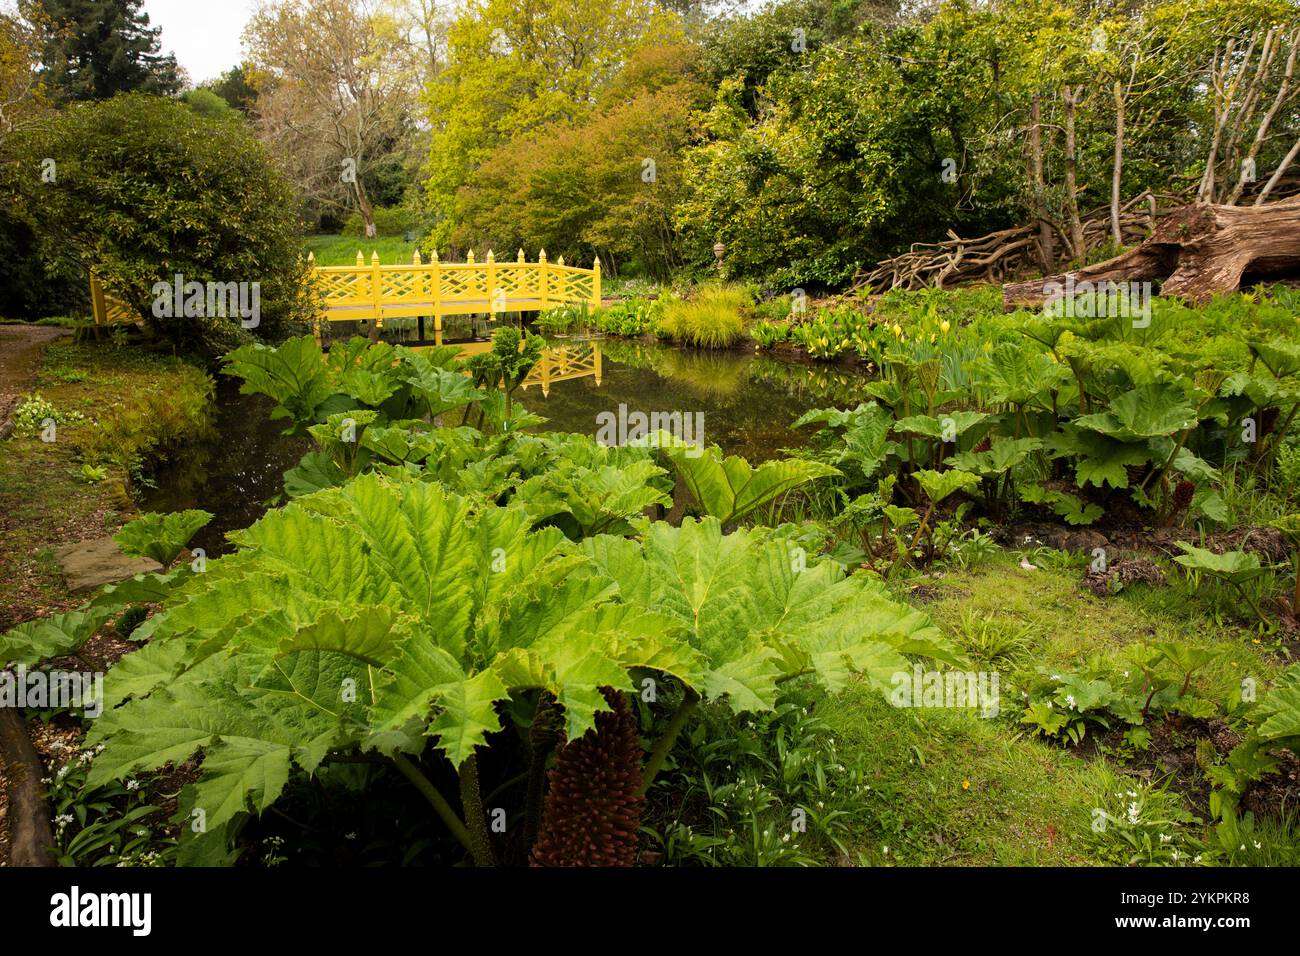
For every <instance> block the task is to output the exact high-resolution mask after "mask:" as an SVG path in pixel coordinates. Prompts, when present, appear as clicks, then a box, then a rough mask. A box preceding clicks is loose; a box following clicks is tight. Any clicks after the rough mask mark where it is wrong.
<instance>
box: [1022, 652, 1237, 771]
mask: <svg viewBox="0 0 1300 956" xmlns="http://www.w3.org/2000/svg"><path fill="white" fill-rule="evenodd" d="M1213 659H1214V655H1213V654H1211V653H1210V652H1208V651H1205V650H1203V649H1198V648H1189V647H1187V646H1185V645H1182V644H1177V643H1171V642H1163V643H1155V644H1151V645H1137V646H1135V647H1133V648H1131V649H1130V650H1128V651H1127V652H1126V653H1125V654H1124V655H1123V656H1122V657H1121V659H1120V660H1119V661H1117V662H1114V663H1108V662H1103V661H1101V660H1099V659H1091V660H1089V661H1088V663H1087V666H1086V667H1085V668H1084V669H1082V670H1079V671H1075V672H1062V673H1050V672H1049V671H1048V670H1046V669H1044V668H1042V667H1039V668H1038V669H1037V676H1035V677H1032V678H1030V679H1029V680H1028V681H1026V684H1025V688H1024V690H1025V695H1026V703H1025V709H1024V712H1023V714H1022V715H1021V718H1020V722H1021V723H1022V724H1025V725H1026V726H1028V727H1030V728H1031V729H1032V730H1033V732H1034V733H1036V734H1040V735H1042V736H1044V737H1048V738H1053V739H1058V740H1063V741H1066V740H1068V741H1069V742H1070V743H1072V744H1076V745H1077V744H1078V743H1080V742H1081V741H1082V740H1083V739H1084V737H1086V736H1087V734H1088V731H1089V729H1101V730H1112V729H1115V728H1118V727H1124V726H1125V725H1127V728H1128V729H1127V731H1126V733H1125V735H1124V741H1125V744H1126V745H1127V746H1129V747H1132V748H1135V749H1145V748H1146V747H1147V746H1148V744H1149V742H1150V732H1149V731H1148V730H1147V729H1146V728H1145V727H1144V726H1143V725H1144V724H1145V723H1146V721H1147V720H1148V718H1149V717H1153V716H1163V715H1166V714H1173V713H1177V714H1185V715H1187V716H1192V717H1212V716H1215V715H1216V714H1218V713H1219V712H1220V708H1219V706H1218V705H1216V704H1214V703H1212V702H1211V701H1210V700H1209V699H1206V698H1202V697H1197V696H1196V695H1194V694H1191V693H1189V692H1190V691H1191V689H1192V679H1193V676H1194V675H1195V674H1196V673H1197V672H1198V671H1200V670H1201V669H1203V668H1204V667H1205V666H1206V665H1207V664H1209V663H1210V662H1211V661H1212V660H1213Z"/></svg>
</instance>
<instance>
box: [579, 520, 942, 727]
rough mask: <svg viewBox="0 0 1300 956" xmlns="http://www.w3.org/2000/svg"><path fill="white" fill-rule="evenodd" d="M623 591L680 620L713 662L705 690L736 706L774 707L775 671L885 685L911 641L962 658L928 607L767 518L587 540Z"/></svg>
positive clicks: (903, 666)
mask: <svg viewBox="0 0 1300 956" xmlns="http://www.w3.org/2000/svg"><path fill="white" fill-rule="evenodd" d="M584 548H585V550H586V552H587V553H588V554H589V555H591V557H592V559H593V560H594V561H595V563H596V566H597V567H598V568H600V570H601V571H603V572H604V573H605V574H607V575H608V576H609V577H611V578H613V579H614V580H615V581H616V582H617V583H618V588H619V594H620V596H621V598H622V599H623V600H624V601H627V602H631V603H634V604H636V605H640V606H642V607H647V608H655V609H656V610H658V611H660V612H661V613H663V614H665V615H667V616H668V617H670V618H672V619H673V620H675V621H677V622H678V623H679V624H680V626H681V627H682V628H683V629H684V630H685V633H686V635H687V639H688V640H689V642H690V644H691V646H692V647H693V648H694V649H696V650H697V651H699V652H700V653H701V654H702V655H703V657H704V659H705V661H706V662H707V671H706V673H705V674H704V676H703V681H702V687H701V688H700V689H701V690H703V692H704V693H705V695H706V696H708V697H711V698H726V699H727V701H728V703H729V704H730V705H731V707H732V708H733V709H734V710H736V711H745V710H765V709H770V708H771V707H772V706H773V705H774V704H775V701H776V695H777V682H778V681H780V680H782V679H784V678H788V677H792V676H794V675H796V674H802V673H814V674H816V675H817V676H818V677H819V678H821V680H822V681H823V682H824V683H825V684H826V686H828V687H829V688H832V689H835V688H839V687H842V686H843V685H844V683H845V682H846V681H847V680H849V678H850V677H851V676H852V675H853V674H862V675H863V676H864V677H865V678H866V679H867V680H868V681H869V682H870V683H871V684H873V685H874V686H877V687H880V688H888V687H889V686H890V678H891V677H892V675H893V674H895V673H897V672H898V671H900V670H907V669H908V668H909V667H910V666H911V665H910V664H909V663H908V661H907V660H906V659H905V658H904V657H903V654H904V653H915V654H925V655H929V656H932V657H936V658H940V659H944V660H952V661H955V660H956V657H955V655H954V654H953V653H952V652H951V650H950V649H949V648H948V646H947V645H946V644H945V643H944V641H943V638H942V637H941V635H940V633H939V632H938V631H937V630H936V629H935V628H934V627H933V626H931V625H930V624H929V621H928V620H927V618H926V617H925V616H924V615H922V614H919V613H917V612H914V611H912V610H911V609H910V608H908V607H907V606H905V605H902V604H898V603H896V602H895V601H893V600H891V599H890V598H889V597H888V596H887V594H886V592H885V589H884V586H883V585H882V584H880V583H879V582H878V581H876V580H872V579H869V578H868V577H866V576H865V575H861V574H859V575H854V576H853V577H846V576H845V573H844V571H843V569H842V568H841V567H840V566H839V565H837V564H835V563H834V562H831V561H821V562H816V561H813V560H810V559H809V558H808V557H807V556H806V555H805V554H804V553H803V552H802V551H801V550H800V549H799V548H797V547H796V546H795V545H793V544H792V543H791V542H789V541H786V540H782V539H775V538H772V537H771V536H770V535H769V534H768V533H766V532H763V531H760V530H744V531H737V532H735V533H733V534H727V535H724V534H723V533H722V525H721V522H719V521H718V520H717V519H715V518H706V519H704V520H703V521H699V522H697V521H694V520H693V519H689V518H688V519H687V520H686V521H684V522H683V523H682V526H681V527H680V528H673V527H670V526H668V525H666V524H662V523H657V524H653V525H651V526H650V528H649V530H648V532H647V533H646V537H645V541H644V543H637V542H635V541H630V540H627V539H625V538H614V537H609V536H601V537H597V538H592V539H590V540H588V541H586V542H584Z"/></svg>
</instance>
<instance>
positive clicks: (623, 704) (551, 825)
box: [532, 687, 642, 866]
mask: <svg viewBox="0 0 1300 956" xmlns="http://www.w3.org/2000/svg"><path fill="white" fill-rule="evenodd" d="M601 693H602V694H603V695H604V697H605V701H606V703H608V704H609V705H610V707H612V708H613V710H608V711H601V712H600V713H598V714H596V726H595V728H593V729H592V730H588V731H587V732H586V733H585V734H583V735H582V736H581V737H579V738H578V739H577V740H574V741H571V742H570V743H568V744H566V745H565V746H564V747H562V748H561V749H560V752H559V753H558V754H557V755H556V759H555V769H553V770H552V771H551V773H550V789H549V791H548V793H547V796H546V805H545V807H544V809H543V811H542V827H541V831H540V833H539V834H538V837H537V842H536V843H535V844H533V852H532V864H533V866H632V865H633V864H634V863H635V862H636V850H637V829H638V828H639V827H640V825H641V805H642V798H641V797H640V796H639V795H638V793H637V791H638V790H639V789H640V788H641V774H642V770H641V741H640V738H639V737H638V735H637V723H636V718H635V717H634V716H633V714H632V710H631V708H630V707H629V706H628V703H627V700H626V699H625V698H624V697H623V695H622V694H621V693H619V692H618V691H616V690H613V689H612V688H609V687H602V688H601Z"/></svg>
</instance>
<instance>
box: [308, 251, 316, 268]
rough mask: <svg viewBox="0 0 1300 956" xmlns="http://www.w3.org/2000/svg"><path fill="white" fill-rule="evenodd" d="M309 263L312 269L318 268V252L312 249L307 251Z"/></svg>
mask: <svg viewBox="0 0 1300 956" xmlns="http://www.w3.org/2000/svg"><path fill="white" fill-rule="evenodd" d="M307 265H308V266H309V267H310V268H312V269H314V268H316V253H314V252H312V251H311V250H308V251H307Z"/></svg>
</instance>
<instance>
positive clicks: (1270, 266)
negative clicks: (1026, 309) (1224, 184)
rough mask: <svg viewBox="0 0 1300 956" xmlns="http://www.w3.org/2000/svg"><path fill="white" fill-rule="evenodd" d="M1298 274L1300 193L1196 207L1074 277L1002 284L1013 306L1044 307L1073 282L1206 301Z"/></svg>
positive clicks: (1177, 213) (1006, 303)
mask: <svg viewBox="0 0 1300 956" xmlns="http://www.w3.org/2000/svg"><path fill="white" fill-rule="evenodd" d="M1297 275H1300V196H1293V197H1291V198H1290V199H1286V200H1283V201H1281V202H1275V203H1269V204H1267V205H1264V206H1221V205H1217V204H1210V203H1197V204H1194V205H1190V206H1186V207H1184V208H1182V209H1177V210H1174V211H1173V212H1172V213H1170V214H1169V215H1167V216H1165V217H1164V218H1162V219H1160V220H1159V221H1158V222H1157V223H1156V226H1155V228H1154V229H1153V230H1152V233H1151V235H1150V236H1149V237H1148V238H1147V239H1146V240H1145V241H1144V242H1143V243H1142V244H1141V245H1140V246H1138V247H1137V248H1135V249H1130V250H1129V251H1128V252H1124V253H1121V254H1120V255H1118V256H1115V257H1114V258H1113V259H1107V260H1106V261H1105V262H1098V263H1096V264H1095V265H1091V266H1085V267H1084V268H1082V269H1076V270H1075V271H1073V272H1069V273H1061V274H1059V275H1055V276H1047V277H1045V278H1042V279H1033V280H1031V281H1029V282H1012V283H1008V284H1007V285H1004V286H1003V287H1002V302H1003V305H1004V306H1005V307H1006V308H1008V309H1013V308H1016V307H1020V306H1037V305H1042V304H1043V303H1044V302H1045V301H1046V300H1047V299H1048V297H1049V295H1050V294H1051V293H1052V291H1053V289H1059V288H1060V287H1061V286H1063V285H1065V284H1066V282H1067V280H1071V279H1072V280H1073V284H1074V286H1076V287H1077V286H1078V285H1079V283H1082V282H1091V283H1099V282H1117V283H1118V282H1152V283H1155V284H1158V285H1159V287H1160V294H1161V295H1171V296H1181V297H1182V298H1185V299H1187V300H1189V301H1191V302H1194V303H1200V302H1204V301H1205V300H1207V299H1209V298H1211V297H1212V296H1214V295H1216V294H1219V293H1224V292H1235V291H1237V290H1238V289H1239V288H1240V287H1241V284H1242V280H1243V279H1244V278H1246V277H1251V278H1252V279H1254V278H1258V279H1265V278H1286V277H1289V276H1297Z"/></svg>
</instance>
